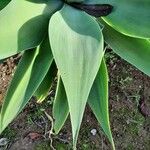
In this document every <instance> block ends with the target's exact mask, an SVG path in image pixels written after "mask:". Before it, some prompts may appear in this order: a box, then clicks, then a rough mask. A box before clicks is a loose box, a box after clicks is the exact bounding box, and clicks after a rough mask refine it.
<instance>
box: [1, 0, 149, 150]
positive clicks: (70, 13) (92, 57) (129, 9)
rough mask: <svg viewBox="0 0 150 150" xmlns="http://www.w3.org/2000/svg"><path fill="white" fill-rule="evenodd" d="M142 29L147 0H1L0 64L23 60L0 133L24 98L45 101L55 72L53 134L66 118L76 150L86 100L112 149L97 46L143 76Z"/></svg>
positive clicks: (145, 45) (145, 37)
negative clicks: (15, 57) (10, 59)
mask: <svg viewBox="0 0 150 150" xmlns="http://www.w3.org/2000/svg"><path fill="white" fill-rule="evenodd" d="M149 27H150V1H149V0H143V1H142V2H141V1H140V0H130V1H128V0H1V2H0V60H2V59H5V58H7V57H9V56H11V55H14V54H17V53H22V55H23V56H22V58H21V60H20V63H19V65H18V67H17V69H16V71H15V74H14V77H13V79H12V82H11V84H10V86H9V89H8V91H7V94H6V97H5V100H4V102H3V106H2V108H1V113H0V132H2V131H3V130H4V129H5V128H6V127H7V126H8V124H9V123H10V122H11V121H12V120H13V119H14V118H15V117H16V116H17V115H18V114H19V113H20V112H21V110H22V109H23V108H24V107H25V105H26V104H27V103H28V101H29V100H30V98H31V96H33V95H35V96H36V97H37V98H38V102H42V101H43V100H44V98H45V97H46V96H47V94H48V91H49V89H50V86H51V83H52V81H53V79H54V77H55V76H56V74H57V75H58V83H57V89H56V96H55V99H54V105H53V117H54V119H55V123H54V131H55V133H58V132H59V131H60V129H61V128H62V126H63V124H64V123H65V120H66V118H67V117H68V115H69V114H70V118H71V124H72V133H73V148H74V149H76V143H77V137H78V134H79V129H80V125H81V121H82V117H83V113H84V110H85V106H86V104H87V103H88V104H89V106H90V107H91V109H92V111H93V113H94V114H95V116H96V118H97V120H98V122H99V123H100V124H101V126H102V128H103V130H104V132H105V134H106V135H107V137H108V139H109V140H110V142H111V144H112V147H113V149H115V146H114V142H113V138H112V134H111V130H110V124H109V111H108V72H107V68H106V64H105V60H104V53H105V47H104V42H106V43H107V44H108V45H109V46H110V47H111V48H112V49H113V50H114V52H116V53H117V54H118V55H120V56H121V57H122V58H123V59H125V60H127V61H128V62H129V63H131V64H133V65H134V66H136V67H137V68H139V69H140V70H141V71H143V72H144V73H145V74H147V75H149V76H150V68H149V66H150V61H149V60H150V41H149V38H150V29H149ZM103 36H104V38H103ZM57 68H58V73H57Z"/></svg>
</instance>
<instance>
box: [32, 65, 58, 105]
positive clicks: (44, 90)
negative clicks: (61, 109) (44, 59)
mask: <svg viewBox="0 0 150 150" xmlns="http://www.w3.org/2000/svg"><path fill="white" fill-rule="evenodd" d="M56 73H57V68H56V65H55V63H54V62H53V63H52V64H51V66H50V69H49V71H48V73H47V74H46V76H45V77H44V79H43V81H42V83H41V84H40V86H39V87H38V89H37V90H36V92H35V93H34V96H35V97H36V98H37V103H42V102H43V101H44V100H45V98H46V97H47V96H48V92H49V90H50V88H51V85H52V82H53V80H54V78H55V76H56Z"/></svg>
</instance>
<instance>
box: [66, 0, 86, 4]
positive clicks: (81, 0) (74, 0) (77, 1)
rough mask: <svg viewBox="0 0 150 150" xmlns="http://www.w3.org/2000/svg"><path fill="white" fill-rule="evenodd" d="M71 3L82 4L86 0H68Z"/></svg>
mask: <svg viewBox="0 0 150 150" xmlns="http://www.w3.org/2000/svg"><path fill="white" fill-rule="evenodd" d="M66 1H67V2H69V3H72V2H75V3H80V2H83V1H84V0H66Z"/></svg>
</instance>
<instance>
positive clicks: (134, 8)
mask: <svg viewBox="0 0 150 150" xmlns="http://www.w3.org/2000/svg"><path fill="white" fill-rule="evenodd" d="M86 3H92V4H95V3H97V4H111V5H112V6H113V7H114V9H113V12H112V13H111V14H109V15H108V16H107V17H104V18H103V19H104V20H105V21H106V22H107V23H108V24H109V25H110V26H112V27H113V28H115V29H116V30H118V31H119V32H122V33H124V34H126V35H130V36H134V37H140V38H150V29H149V27H150V1H149V0H142V1H141V0H130V1H128V0H87V1H86Z"/></svg>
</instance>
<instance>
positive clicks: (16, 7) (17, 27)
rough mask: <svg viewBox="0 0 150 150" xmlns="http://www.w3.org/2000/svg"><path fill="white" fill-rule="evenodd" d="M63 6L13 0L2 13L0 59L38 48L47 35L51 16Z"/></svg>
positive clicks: (56, 3) (54, 2)
mask: <svg viewBox="0 0 150 150" xmlns="http://www.w3.org/2000/svg"><path fill="white" fill-rule="evenodd" d="M61 4H62V3H61V2H60V1H59V0H58V1H55V0H51V1H49V2H47V1H46V0H40V4H38V3H35V2H32V1H31V0H28V1H27V0H12V1H11V2H10V3H9V4H8V5H7V6H6V7H5V8H4V9H3V10H1V11H0V59H3V58H6V57H9V56H11V55H14V54H16V53H19V52H20V51H23V50H27V49H31V48H35V47H36V46H38V45H39V44H40V43H41V41H42V40H43V39H44V36H45V34H47V29H48V22H49V18H50V16H51V15H52V14H53V13H54V12H55V11H56V10H57V9H58V8H59V7H60V6H61Z"/></svg>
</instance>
